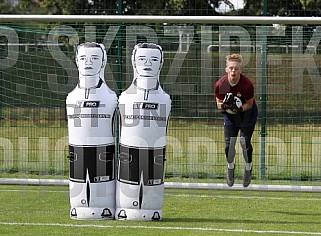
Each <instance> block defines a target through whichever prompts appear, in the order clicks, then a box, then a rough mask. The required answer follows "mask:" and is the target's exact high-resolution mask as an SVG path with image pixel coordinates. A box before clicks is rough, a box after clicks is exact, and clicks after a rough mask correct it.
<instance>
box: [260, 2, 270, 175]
mask: <svg viewBox="0 0 321 236" xmlns="http://www.w3.org/2000/svg"><path fill="white" fill-rule="evenodd" d="M267 9H268V1H267V0H263V16H266V15H267ZM261 53H262V95H261V111H260V113H261V116H262V121H261V167H260V179H261V180H263V179H265V177H266V173H265V170H266V165H265V160H266V155H265V154H266V140H265V137H266V135H267V133H266V102H267V95H266V93H267V32H266V27H264V26H263V32H262V51H261Z"/></svg>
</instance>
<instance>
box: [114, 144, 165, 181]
mask: <svg viewBox="0 0 321 236" xmlns="http://www.w3.org/2000/svg"><path fill="white" fill-rule="evenodd" d="M164 167H165V147H162V148H154V149H151V148H150V149H139V148H134V147H126V146H122V145H120V147H119V160H118V180H119V181H120V182H123V183H129V184H135V185H138V184H139V183H140V182H141V181H142V182H143V183H144V185H146V186H153V185H160V184H163V183H164V171H165V169H164ZM142 174H143V175H142ZM141 176H143V180H141Z"/></svg>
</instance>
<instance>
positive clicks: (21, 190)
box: [0, 189, 321, 201]
mask: <svg viewBox="0 0 321 236" xmlns="http://www.w3.org/2000/svg"><path fill="white" fill-rule="evenodd" d="M0 192H34V193H69V191H68V190H35V189H30V190H28V189H0ZM164 196H169V197H193V198H224V199H226V198H230V199H234V198H237V199H263V200H264V199H266V200H293V201H321V198H300V197H260V196H231V195H205V194H175V193H164Z"/></svg>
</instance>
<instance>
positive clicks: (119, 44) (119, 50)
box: [117, 0, 123, 94]
mask: <svg viewBox="0 0 321 236" xmlns="http://www.w3.org/2000/svg"><path fill="white" fill-rule="evenodd" d="M117 14H118V15H122V14H123V1H122V0H118V1H117ZM122 34H123V25H122V24H120V25H119V30H118V33H117V94H120V93H121V90H122V74H123V73H122Z"/></svg>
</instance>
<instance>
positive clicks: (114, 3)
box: [0, 0, 321, 16]
mask: <svg viewBox="0 0 321 236" xmlns="http://www.w3.org/2000/svg"><path fill="white" fill-rule="evenodd" d="M4 2H5V1H4V0H0V6H2V5H3V4H4ZM267 2H268V15H271V16H273V15H275V16H276V15H278V16H319V15H321V0H268V1H267ZM119 3H121V4H122V6H121V9H122V10H121V12H119V11H118V10H119V6H118V4H119ZM221 3H225V4H226V5H228V6H229V8H230V9H231V11H228V12H218V11H217V10H216V9H217V8H218V7H219V5H220V4H221ZM1 4H2V5H1ZM262 8H263V0H244V8H243V9H239V10H235V7H234V5H233V4H232V3H231V1H229V0H158V1H150V0H121V1H120V0H111V1H105V0H20V4H19V5H18V7H17V9H16V12H19V13H20V14H53V15H60V14H61V15H76V14H77V15H107V14H108V15H115V14H123V15H189V16H192V15H200V16H213V15H247V16H249V15H251V16H258V15H262ZM0 9H1V12H6V13H8V12H9V13H11V12H12V10H10V9H8V6H7V5H6V4H4V5H3V6H2V7H1V8H0Z"/></svg>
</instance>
